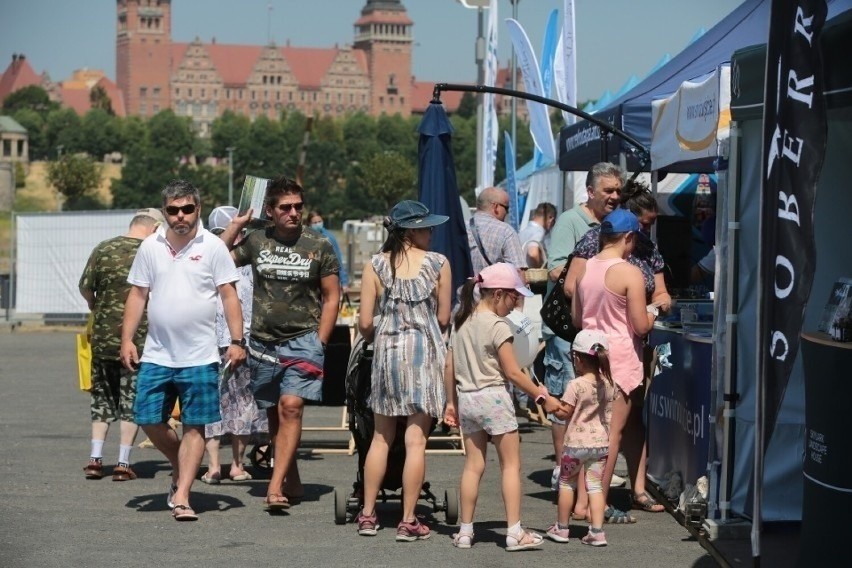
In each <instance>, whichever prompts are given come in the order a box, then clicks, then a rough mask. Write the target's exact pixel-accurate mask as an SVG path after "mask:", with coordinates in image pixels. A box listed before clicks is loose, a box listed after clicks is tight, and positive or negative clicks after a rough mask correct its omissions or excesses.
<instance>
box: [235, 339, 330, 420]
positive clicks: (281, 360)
mask: <svg viewBox="0 0 852 568" xmlns="http://www.w3.org/2000/svg"><path fill="white" fill-rule="evenodd" d="M324 364H325V352H324V351H323V348H322V343H321V342H320V340H319V335H317V332H315V331H312V332H310V333H306V334H305V335H300V336H299V337H294V338H293V339H288V340H287V341H284V342H282V343H266V342H264V341H258V340H256V339H254V338H251V339H249V366H250V368H251V388H252V392H253V393H254V400H255V402H257V407H258V408H262V409H266V408H272V407H275V406H277V405H278V400H279V399H280V398H281V397H282V396H284V395H291V396H298V397H299V398H301V399H304V400H316V401H319V400H322V380H323V365H324Z"/></svg>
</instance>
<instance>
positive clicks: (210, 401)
mask: <svg viewBox="0 0 852 568" xmlns="http://www.w3.org/2000/svg"><path fill="white" fill-rule="evenodd" d="M178 399H180V420H181V422H182V423H184V424H187V425H190V426H203V425H205V424H210V423H211V422H217V421H219V420H221V419H222V417H221V415H220V414H219V364H218V363H210V364H209V365H199V366H197V367H181V368H172V367H163V366H161V365H157V364H155V363H142V365H141V366H140V367H139V375H138V377H137V379H136V402H135V403H134V405H133V413H134V414H135V415H136V423H137V424H139V425H140V426H146V425H151V424H164V423H165V422H167V421H168V420H169V416H171V414H172V410H173V409H174V407H175V401H176V400H178Z"/></svg>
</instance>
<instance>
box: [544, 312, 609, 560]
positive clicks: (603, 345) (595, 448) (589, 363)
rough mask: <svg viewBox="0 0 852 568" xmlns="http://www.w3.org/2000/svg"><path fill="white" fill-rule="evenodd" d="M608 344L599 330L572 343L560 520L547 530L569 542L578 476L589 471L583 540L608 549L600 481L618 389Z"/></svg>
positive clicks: (553, 537) (581, 334)
mask: <svg viewBox="0 0 852 568" xmlns="http://www.w3.org/2000/svg"><path fill="white" fill-rule="evenodd" d="M608 345H609V344H608V342H607V338H606V336H605V335H604V334H603V333H602V332H600V331H597V330H590V329H584V330H582V331H580V332H579V333H578V334H577V337H575V338H574V342H573V343H572V344H571V355H572V356H573V360H574V369H575V371H576V374H577V378H576V379H574V380H573V381H569V382H568V385H567V386H566V387H565V394H564V395H563V396H562V400H563V401H564V403H565V405H564V406H563V408H564V409H565V410H564V411H557V416H559V413H560V412H562V413H563V414H564V416H560V418H563V419H564V420H567V421H568V426H567V429H566V431H565V441H564V446H563V451H562V461H561V467H560V472H559V501H558V505H557V522H556V524H554V525H552V526H551V527H550V528H548V529H547V533H546V534H547V537H548V538H549V539H551V540H554V541H556V542H568V522H569V520H570V515H571V510H572V509H573V508H574V492H575V491H576V490H577V476H578V475H579V473H580V471H581V469H582V468H583V467H584V466H585V468H586V490H587V491H588V494H589V512H590V514H591V519H592V522H591V525H590V527H589V532H588V534H586V536H584V537H583V538H582V539H581V540H582V542H583V544H588V545H591V546H606V535H604V532H603V528H602V527H603V522H604V509H605V508H606V498H605V497H604V493H603V487H602V484H601V480H602V479H603V472H604V467H605V466H606V459H607V455H608V454H609V424H610V418H611V416H612V401H613V399H614V398H615V387H614V386H613V382H612V377H611V375H610V370H609V358H608V351H607V350H608Z"/></svg>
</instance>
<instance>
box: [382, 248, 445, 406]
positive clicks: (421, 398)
mask: <svg viewBox="0 0 852 568" xmlns="http://www.w3.org/2000/svg"><path fill="white" fill-rule="evenodd" d="M446 261H447V259H446V257H444V256H443V255H441V254H438V253H436V252H427V253H426V257H425V258H424V259H423V264H422V265H421V267H420V272H419V273H418V274H417V276H416V277H414V278H405V279H401V278H396V279H395V280H391V267H390V263H389V262H388V259H387V258H386V257H385V255H384V254H377V255H375V256H373V257H372V260H371V262H372V265H373V270H374V271H375V272H376V275H377V276H378V277H379V280H380V281H381V283H382V286H383V287H384V292H383V293H382V298H381V302H380V306H379V307H380V316H381V317H380V318H379V323H378V324H377V326H376V332H375V340H374V347H373V380H372V392H371V394H370V400H369V402H368V404H369V406H370V408H371V409H372V410H373V412H375V413H377V414H382V415H384V416H411V415H412V414H416V413H418V412H423V413H425V414H428V415H429V416H433V417H435V418H438V417H440V416H441V415H442V414H443V412H444V402H445V398H446V395H445V392H444V380H443V374H444V360H445V358H446V354H447V348H446V345H445V344H444V340H443V337H442V335H441V329H440V327H439V326H438V317H437V307H438V298H437V294H436V293H435V289H436V286H437V284H438V275H439V274H440V271H441V266H442V265H443V264H444V263H445V262H446Z"/></svg>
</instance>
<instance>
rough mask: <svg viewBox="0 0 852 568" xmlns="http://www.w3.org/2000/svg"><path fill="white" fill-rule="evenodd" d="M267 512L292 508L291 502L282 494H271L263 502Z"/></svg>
mask: <svg viewBox="0 0 852 568" xmlns="http://www.w3.org/2000/svg"><path fill="white" fill-rule="evenodd" d="M263 504H264V508H265V509H266V510H267V511H283V510H284V509H289V508H290V501H288V500H287V497H285V496H284V495H281V494H280V493H270V494H269V495H267V496H266V499H265V500H264V502H263Z"/></svg>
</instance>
